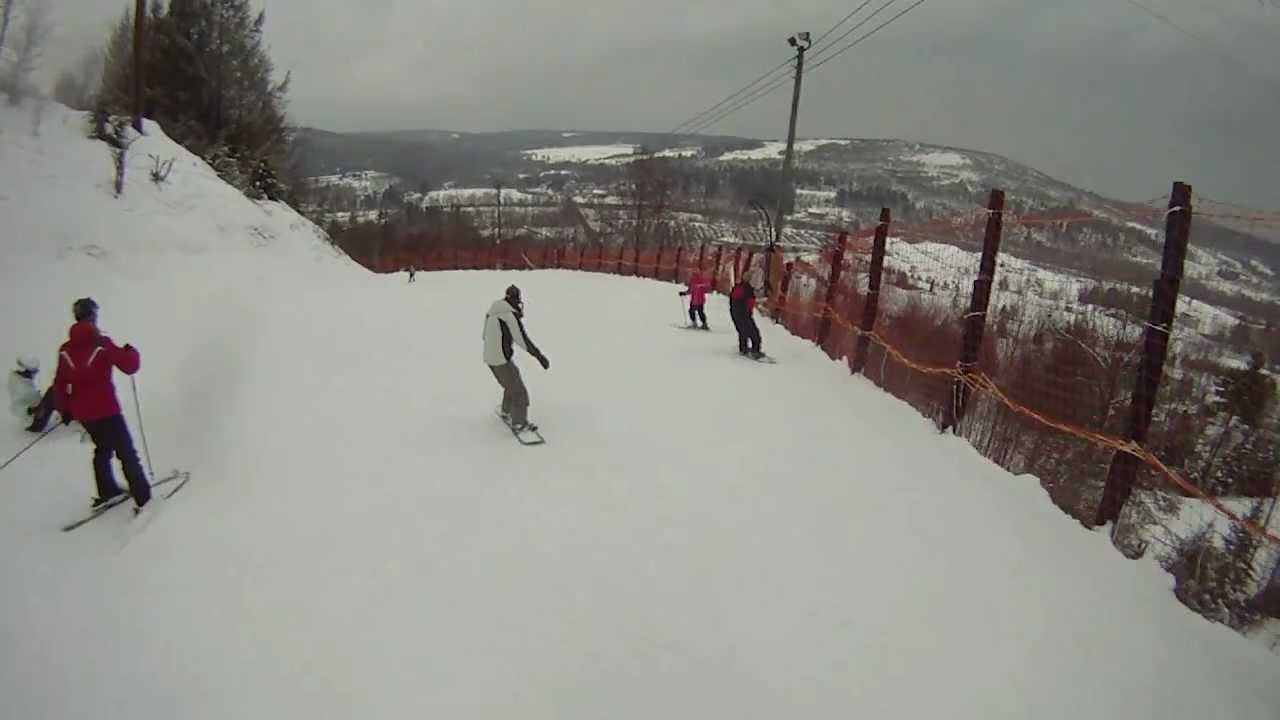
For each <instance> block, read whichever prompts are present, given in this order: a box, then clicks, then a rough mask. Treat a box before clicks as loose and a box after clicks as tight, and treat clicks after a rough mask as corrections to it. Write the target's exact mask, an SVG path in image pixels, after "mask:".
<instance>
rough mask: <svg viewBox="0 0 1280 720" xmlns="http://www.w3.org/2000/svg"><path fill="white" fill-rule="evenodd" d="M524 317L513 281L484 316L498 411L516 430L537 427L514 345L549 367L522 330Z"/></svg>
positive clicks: (486, 356) (487, 360) (486, 349)
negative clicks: (499, 402)
mask: <svg viewBox="0 0 1280 720" xmlns="http://www.w3.org/2000/svg"><path fill="white" fill-rule="evenodd" d="M523 318H524V303H523V301H522V300H521V298H520V288H518V287H516V286H515V285H512V286H511V287H509V288H507V293H506V296H505V297H504V298H503V299H501V300H499V301H497V302H495V303H494V304H493V305H492V306H490V308H489V312H488V314H486V315H485V317H484V361H485V364H486V365H488V366H489V370H490V371H492V372H493V376H494V377H495V378H497V380H498V384H499V385H501V386H502V391H503V392H502V405H501V406H500V407H499V408H498V414H499V415H501V416H502V419H503V420H506V421H507V423H508V424H509V425H510V426H511V429H512V430H513V431H515V432H517V433H519V432H521V431H523V430H537V429H538V428H537V426H536V425H533V424H532V423H530V422H529V391H528V389H527V388H525V386H524V380H523V378H521V377H520V369H519V368H517V367H516V364H515V361H514V357H513V356H514V354H515V347H514V346H515V345H519V346H520V347H522V348H524V349H525V351H526V352H528V353H529V354H530V355H532V356H533V357H535V358H537V360H538V362H539V363H540V364H541V365H542V369H543V370H549V369H550V368H551V361H550V360H548V359H547V356H546V355H543V354H542V351H541V350H539V349H538V347H537V346H536V345H534V344H533V340H530V339H529V334H528V333H527V332H525V329H524V322H523Z"/></svg>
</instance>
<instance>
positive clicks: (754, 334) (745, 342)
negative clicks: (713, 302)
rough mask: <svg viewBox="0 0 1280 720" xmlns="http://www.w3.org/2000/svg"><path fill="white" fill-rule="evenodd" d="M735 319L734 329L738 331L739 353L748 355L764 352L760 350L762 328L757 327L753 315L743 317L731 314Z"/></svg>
mask: <svg viewBox="0 0 1280 720" xmlns="http://www.w3.org/2000/svg"><path fill="white" fill-rule="evenodd" d="M730 315H731V316H732V317H733V327H734V329H735V330H737V331H738V352H740V353H742V354H743V355H746V354H747V353H748V352H750V353H760V352H762V350H761V348H760V328H759V326H757V325H756V319H755V317H753V316H752V315H751V314H749V313H748V314H746V315H742V314H739V313H736V312H735V313H730Z"/></svg>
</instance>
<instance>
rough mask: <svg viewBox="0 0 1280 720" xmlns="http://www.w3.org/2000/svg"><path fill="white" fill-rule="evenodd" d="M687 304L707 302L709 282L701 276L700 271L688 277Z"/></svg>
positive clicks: (709, 289) (703, 303)
mask: <svg viewBox="0 0 1280 720" xmlns="http://www.w3.org/2000/svg"><path fill="white" fill-rule="evenodd" d="M688 292H689V304H690V305H705V304H706V303H707V293H709V292H711V283H710V282H708V281H707V280H706V279H705V278H703V277H702V274H701V273H694V274H693V277H691V278H689V290H688Z"/></svg>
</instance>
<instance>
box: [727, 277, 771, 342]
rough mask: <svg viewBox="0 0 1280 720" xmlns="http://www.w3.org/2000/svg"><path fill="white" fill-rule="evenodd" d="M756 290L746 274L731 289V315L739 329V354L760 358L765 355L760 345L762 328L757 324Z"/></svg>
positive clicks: (734, 325) (734, 324) (735, 326)
mask: <svg viewBox="0 0 1280 720" xmlns="http://www.w3.org/2000/svg"><path fill="white" fill-rule="evenodd" d="M755 309H756V290H755V288H753V287H751V281H750V280H748V279H747V278H746V277H745V276H744V277H742V278H739V279H738V284H736V285H734V286H733V289H732V290H730V291H729V316H730V317H731V318H733V327H734V328H735V329H737V331H738V354H740V355H748V356H750V357H752V358H755V359H757V360H759V359H760V358H761V357H763V356H764V351H763V350H762V349H761V347H760V328H759V327H757V326H756V319H755Z"/></svg>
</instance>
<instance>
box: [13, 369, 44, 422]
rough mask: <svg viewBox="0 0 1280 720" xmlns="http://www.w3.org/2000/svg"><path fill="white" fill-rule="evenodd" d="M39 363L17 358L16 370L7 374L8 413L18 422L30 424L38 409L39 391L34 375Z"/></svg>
mask: <svg viewBox="0 0 1280 720" xmlns="http://www.w3.org/2000/svg"><path fill="white" fill-rule="evenodd" d="M38 372H40V361H39V360H36V359H35V358H32V357H20V358H18V369H16V370H14V371H13V372H11V373H9V411H10V412H12V413H13V414H14V417H17V418H18V419H19V420H22V421H23V422H26V423H31V422H32V421H33V419H34V416H35V414H36V408H38V407H40V398H41V395H40V391H39V390H38V389H37V388H36V373H38Z"/></svg>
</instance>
